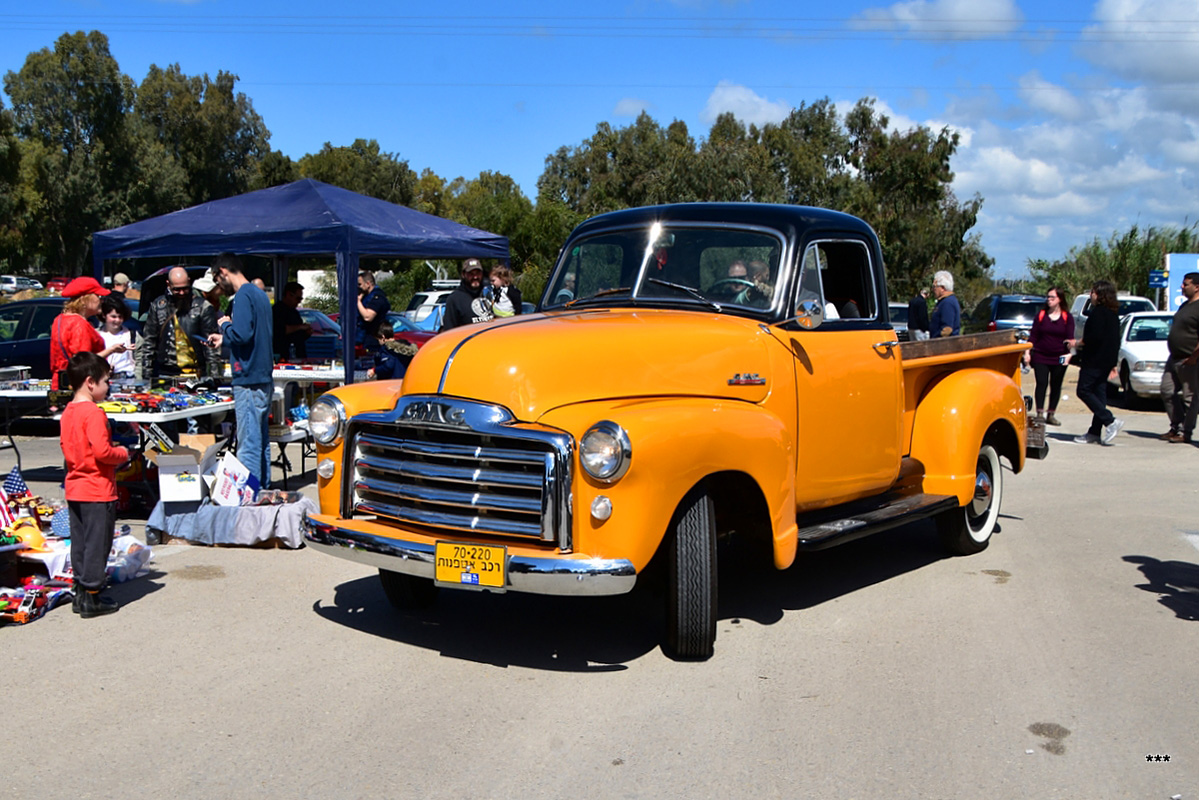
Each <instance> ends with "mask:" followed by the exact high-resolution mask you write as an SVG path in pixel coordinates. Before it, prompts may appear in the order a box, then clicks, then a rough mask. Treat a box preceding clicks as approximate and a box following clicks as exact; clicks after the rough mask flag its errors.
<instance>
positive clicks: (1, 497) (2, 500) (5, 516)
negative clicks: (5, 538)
mask: <svg viewBox="0 0 1199 800" xmlns="http://www.w3.org/2000/svg"><path fill="white" fill-rule="evenodd" d="M14 522H16V519H14V518H13V515H12V509H10V508H9V507H8V492H6V491H4V490H3V489H0V528H7V527H8V526H9V525H12V524H13V523H14Z"/></svg>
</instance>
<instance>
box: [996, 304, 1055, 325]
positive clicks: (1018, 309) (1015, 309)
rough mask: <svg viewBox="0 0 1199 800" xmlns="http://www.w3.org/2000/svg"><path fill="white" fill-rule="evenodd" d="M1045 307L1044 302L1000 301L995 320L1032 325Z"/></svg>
mask: <svg viewBox="0 0 1199 800" xmlns="http://www.w3.org/2000/svg"><path fill="white" fill-rule="evenodd" d="M1044 307H1045V301H1044V300H1000V301H999V308H998V309H996V311H995V319H997V320H1001V319H1002V320H1008V321H1019V322H1027V323H1029V324H1030V325H1031V324H1032V321H1033V319H1034V318H1035V317H1036V316H1037V312H1038V311H1040V310H1041V309H1042V308H1044Z"/></svg>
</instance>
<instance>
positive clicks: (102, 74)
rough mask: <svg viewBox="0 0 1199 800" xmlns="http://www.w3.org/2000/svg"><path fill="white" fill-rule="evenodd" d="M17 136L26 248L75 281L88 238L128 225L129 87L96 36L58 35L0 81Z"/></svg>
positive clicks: (105, 40) (104, 42)
mask: <svg viewBox="0 0 1199 800" xmlns="http://www.w3.org/2000/svg"><path fill="white" fill-rule="evenodd" d="M4 90H5V92H7V94H8V96H9V98H11V100H12V104H13V117H14V120H15V123H16V132H17V135H18V136H20V137H21V139H22V140H23V141H24V143H25V146H24V148H23V153H22V158H23V161H24V163H23V165H22V171H23V174H24V176H25V179H24V181H23V182H24V184H25V191H26V192H27V193H28V205H27V207H26V217H25V220H24V226H23V227H24V231H25V236H26V243H25V246H26V247H27V249H28V250H30V251H31V252H40V253H41V254H43V255H44V257H45V258H47V259H48V260H50V261H51V262H52V264H51V265H50V266H51V268H53V269H56V270H57V269H61V270H63V271H64V272H66V273H67V274H78V273H79V271H80V270H81V269H82V268H83V266H84V264H85V263H86V262H87V259H88V251H89V247H90V239H91V233H92V231H95V230H102V229H104V228H108V227H112V226H113V225H119V224H122V223H124V222H127V221H128V213H129V212H128V204H127V186H128V183H129V180H130V176H129V175H128V174H127V173H126V172H124V171H123V170H122V169H120V168H119V165H122V164H127V163H129V161H130V158H131V156H130V149H131V146H132V145H131V141H130V137H129V135H128V131H127V130H126V124H125V123H126V119H125V114H126V112H127V111H128V109H129V107H130V104H131V102H132V99H133V82H132V81H131V80H130V79H129V77H128V76H127V75H124V74H123V73H122V72H121V71H120V68H119V66H118V65H117V61H116V59H115V58H113V56H112V54H111V52H110V51H109V48H108V38H107V37H106V36H105V35H104V34H102V33H100V32H98V31H92V32H90V33H83V32H82V31H79V32H77V33H73V34H72V33H64V34H63V35H62V36H60V37H59V38H58V39H57V41H56V42H55V44H54V49H53V50H51V49H49V48H43V49H42V50H39V51H37V52H35V53H30V54H29V56H28V57H26V59H25V63H24V65H23V66H22V67H21V69H20V70H18V71H16V72H13V71H9V72H8V73H7V74H6V75H5V76H4Z"/></svg>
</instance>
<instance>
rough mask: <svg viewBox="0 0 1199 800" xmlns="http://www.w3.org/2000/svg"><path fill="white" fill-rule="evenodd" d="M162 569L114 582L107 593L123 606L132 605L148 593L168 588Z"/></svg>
mask: <svg viewBox="0 0 1199 800" xmlns="http://www.w3.org/2000/svg"><path fill="white" fill-rule="evenodd" d="M166 575H167V574H166V573H165V572H163V571H162V570H158V569H151V570H150V571H149V572H147V573H146V574H145V575H142V576H140V577H138V578H134V579H133V580H131V581H126V582H125V583H114V584H112V585H110V586H109V587H108V589H107V590H106V591H105V594H108V595H111V596H112V599H113V600H116V601H117V602H118V603H120V604H121V605H122V606H127V605H131V604H133V603H136V602H137V601H138V600H141V599H142V598H143V597H146V596H147V595H151V594H154V593H155V592H158V591H161V590H163V589H165V588H166V586H164V585H163V584H162V583H161V580H162V579H163V578H165V577H166Z"/></svg>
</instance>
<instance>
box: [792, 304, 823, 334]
mask: <svg viewBox="0 0 1199 800" xmlns="http://www.w3.org/2000/svg"><path fill="white" fill-rule="evenodd" d="M795 321H796V322H797V323H798V324H799V327H801V328H803V329H805V330H809V331H813V330H816V329H817V328H819V327H820V326H821V325H822V324H823V323H824V306H823V305H821V303H820V301H819V300H801V301H800V303H799V308H797V309H796V314H795Z"/></svg>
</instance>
